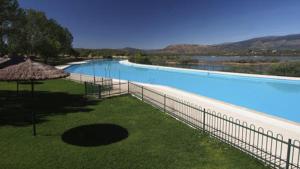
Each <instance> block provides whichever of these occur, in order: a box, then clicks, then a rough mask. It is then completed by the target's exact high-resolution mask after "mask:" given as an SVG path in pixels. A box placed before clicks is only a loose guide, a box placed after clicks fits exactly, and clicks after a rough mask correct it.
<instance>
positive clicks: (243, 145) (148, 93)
mask: <svg viewBox="0 0 300 169" xmlns="http://www.w3.org/2000/svg"><path fill="white" fill-rule="evenodd" d="M77 78H78V77H77ZM88 83H92V82H86V83H85V84H86V85H87V84H88ZM92 84H93V85H95V83H92ZM99 85H100V84H99ZM112 86H114V87H111V88H110V90H108V91H104V90H102V91H101V86H100V89H99V91H98V93H100V95H99V98H102V97H103V96H111V95H113V94H112V93H113V92H112V91H116V88H117V89H118V92H119V94H127V93H128V94H131V95H133V96H135V97H137V98H139V99H141V100H142V101H143V102H146V103H148V104H151V105H152V106H154V107H156V108H158V109H160V110H162V111H164V112H165V113H167V114H169V115H171V116H173V117H174V118H176V119H178V120H180V121H182V122H184V123H186V124H188V125H190V126H192V127H194V128H196V129H199V130H201V131H203V132H206V133H208V134H209V135H210V136H211V137H214V138H216V139H218V140H220V141H222V142H225V143H227V144H229V145H230V146H232V147H235V148H237V149H239V150H241V151H243V152H245V153H247V154H249V155H251V156H253V157H254V158H256V159H258V160H260V161H262V162H263V163H264V164H265V165H268V166H269V167H271V168H285V169H299V168H300V141H299V140H292V139H286V138H283V136H282V135H281V134H276V133H274V132H272V131H270V130H265V129H264V128H262V127H256V126H255V125H253V124H248V123H247V122H242V121H240V120H239V119H234V118H232V117H228V116H226V115H222V114H221V113H216V112H215V111H211V110H209V109H205V108H202V107H201V106H198V105H195V104H191V103H189V102H186V101H184V100H182V99H178V98H175V97H171V96H168V95H166V94H163V93H159V92H157V91H154V90H152V89H149V88H147V87H144V86H142V85H138V84H135V83H131V82H120V80H119V82H118V83H112ZM108 92H111V93H108Z"/></svg>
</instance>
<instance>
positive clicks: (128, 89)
mask: <svg viewBox="0 0 300 169" xmlns="http://www.w3.org/2000/svg"><path fill="white" fill-rule="evenodd" d="M127 84H128V90H127V91H128V94H129V93H130V92H129V81H127Z"/></svg>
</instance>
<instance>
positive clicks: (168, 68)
mask: <svg viewBox="0 0 300 169" xmlns="http://www.w3.org/2000/svg"><path fill="white" fill-rule="evenodd" d="M119 63H120V64H123V65H128V66H136V67H143V68H152V69H162V70H179V71H187V72H202V73H212V74H223V75H235V76H245V77H255V78H268V79H278V80H297V81H300V77H288V76H274V75H259V74H248V73H233V72H221V71H211V70H198V69H187V68H177V67H169V66H157V65H145V64H139V63H132V62H129V61H128V60H122V61H119Z"/></svg>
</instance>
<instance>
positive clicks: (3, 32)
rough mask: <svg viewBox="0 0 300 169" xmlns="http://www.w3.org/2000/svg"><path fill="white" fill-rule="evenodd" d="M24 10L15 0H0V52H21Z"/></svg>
mask: <svg viewBox="0 0 300 169" xmlns="http://www.w3.org/2000/svg"><path fill="white" fill-rule="evenodd" d="M23 17H24V11H23V10H22V9H21V8H20V7H19V4H18V1H17V0H0V54H1V55H3V54H7V53H8V52H12V53H19V52H23V50H24V46H23V43H22V42H21V41H20V39H21V38H22V33H23V32H22V29H21V28H22V26H21V25H22V24H24V23H23V21H24V19H23Z"/></svg>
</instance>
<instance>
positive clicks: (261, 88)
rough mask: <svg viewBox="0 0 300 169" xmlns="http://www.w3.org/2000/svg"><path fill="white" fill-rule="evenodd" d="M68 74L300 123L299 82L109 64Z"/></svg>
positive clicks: (99, 62)
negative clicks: (164, 90)
mask: <svg viewBox="0 0 300 169" xmlns="http://www.w3.org/2000/svg"><path fill="white" fill-rule="evenodd" d="M65 70H66V71H67V72H70V73H82V74H87V75H94V74H95V75H96V76H104V77H111V78H120V79H122V80H129V81H135V82H141V83H149V84H158V85H165V86H170V87H174V88H177V89H181V90H184V91H188V92H192V93H195V94H199V95H202V96H206V97H209V98H213V99H217V100H220V101H223V102H227V103H230V104H234V105H238V106H242V107H246V108H248V109H252V110H255V111H259V112H264V113H267V114H270V115H274V116H277V117H281V118H285V119H288V120H291V121H294V122H298V123H300V80H281V79H274V78H260V77H250V76H249V77H248V76H239V75H227V74H220V73H207V72H201V71H197V70H185V69H174V68H167V67H156V66H137V65H128V64H121V63H120V62H119V61H109V60H108V61H107V60H106V61H103V60H97V61H91V62H88V63H85V64H80V65H72V66H70V67H68V68H67V69H65Z"/></svg>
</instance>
